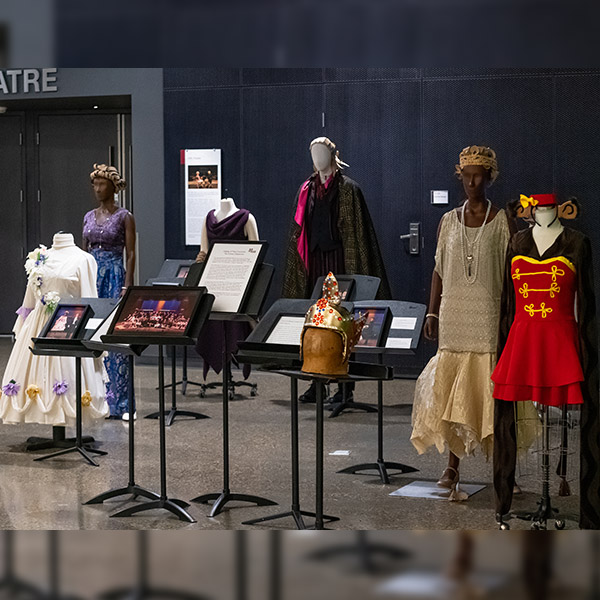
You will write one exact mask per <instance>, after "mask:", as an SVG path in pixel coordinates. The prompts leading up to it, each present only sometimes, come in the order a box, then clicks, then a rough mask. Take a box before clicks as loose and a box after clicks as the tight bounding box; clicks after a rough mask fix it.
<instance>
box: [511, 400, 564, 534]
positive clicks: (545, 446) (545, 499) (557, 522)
mask: <svg viewBox="0 0 600 600" xmlns="http://www.w3.org/2000/svg"><path fill="white" fill-rule="evenodd" d="M542 428H543V431H542V497H541V498H540V500H539V501H538V509H537V510H536V511H535V512H533V513H513V514H512V516H514V517H516V518H517V519H522V520H524V521H531V529H535V530H543V529H547V527H548V521H549V520H552V519H554V527H555V528H556V529H564V528H565V521H564V520H563V519H559V518H558V517H557V515H558V509H556V508H553V507H552V502H551V499H550V424H549V420H548V407H547V406H545V405H544V406H542Z"/></svg>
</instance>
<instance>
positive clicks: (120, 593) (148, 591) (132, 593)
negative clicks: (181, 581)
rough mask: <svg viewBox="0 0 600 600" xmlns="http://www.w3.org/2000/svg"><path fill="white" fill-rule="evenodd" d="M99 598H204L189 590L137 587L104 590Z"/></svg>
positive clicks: (128, 599) (137, 599)
mask: <svg viewBox="0 0 600 600" xmlns="http://www.w3.org/2000/svg"><path fill="white" fill-rule="evenodd" d="M99 598H100V600H145V598H173V600H206V599H205V597H204V596H198V595H197V594H192V593H191V592H180V591H177V590H170V589H166V588H154V587H145V586H144V587H138V588H121V589H116V590H111V591H108V592H104V593H103V594H100V596H99Z"/></svg>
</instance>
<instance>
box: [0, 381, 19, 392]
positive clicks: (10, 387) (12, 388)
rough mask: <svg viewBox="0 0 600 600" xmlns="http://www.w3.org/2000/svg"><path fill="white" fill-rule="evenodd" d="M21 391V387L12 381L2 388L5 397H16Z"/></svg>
mask: <svg viewBox="0 0 600 600" xmlns="http://www.w3.org/2000/svg"><path fill="white" fill-rule="evenodd" d="M20 389H21V385H20V384H18V383H17V382H16V381H15V380H14V379H11V380H10V381H9V382H8V383H7V384H6V385H5V386H3V388H2V391H3V392H4V393H5V394H6V395H7V396H16V395H17V394H18V393H19V390H20Z"/></svg>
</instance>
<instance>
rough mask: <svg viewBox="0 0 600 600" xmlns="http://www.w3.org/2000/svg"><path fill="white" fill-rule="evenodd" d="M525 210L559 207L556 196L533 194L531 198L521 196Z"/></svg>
mask: <svg viewBox="0 0 600 600" xmlns="http://www.w3.org/2000/svg"><path fill="white" fill-rule="evenodd" d="M521 204H522V206H523V208H526V207H527V206H528V205H531V206H557V205H558V201H557V200H556V194H532V195H531V197H528V196H524V195H523V194H521Z"/></svg>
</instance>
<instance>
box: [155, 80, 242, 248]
mask: <svg viewBox="0 0 600 600" xmlns="http://www.w3.org/2000/svg"><path fill="white" fill-rule="evenodd" d="M186 148H188V149H193V148H221V151H222V155H221V156H222V158H221V161H222V162H221V166H222V175H223V189H227V190H228V193H229V195H230V196H232V197H233V198H235V199H236V200H237V199H238V198H239V195H240V185H241V163H240V159H241V154H240V101H239V90H238V89H207V90H194V91H178V92H166V93H165V194H166V196H165V216H164V218H165V257H166V258H195V256H196V254H197V253H198V246H187V247H186V246H185V226H184V224H185V196H184V189H183V185H182V182H181V165H180V151H181V150H184V149H186Z"/></svg>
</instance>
